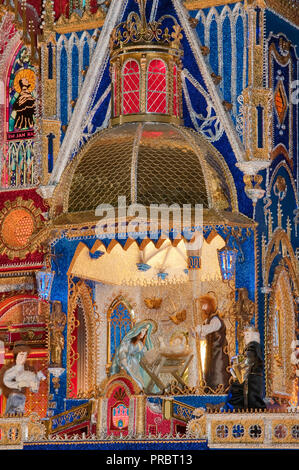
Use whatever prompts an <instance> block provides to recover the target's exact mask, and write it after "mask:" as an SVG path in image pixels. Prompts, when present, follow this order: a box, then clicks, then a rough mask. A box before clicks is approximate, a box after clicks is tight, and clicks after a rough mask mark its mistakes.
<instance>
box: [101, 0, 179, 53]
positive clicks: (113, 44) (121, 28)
mask: <svg viewBox="0 0 299 470" xmlns="http://www.w3.org/2000/svg"><path fill="white" fill-rule="evenodd" d="M135 1H136V2H137V3H138V5H139V12H140V15H138V13H136V12H135V11H132V12H131V13H130V14H129V15H128V17H127V20H126V21H124V22H122V23H120V24H119V25H117V26H116V27H115V28H114V29H113V31H112V34H111V38H110V49H111V52H112V53H113V51H115V50H117V49H119V48H121V49H122V48H124V47H126V46H129V45H131V46H132V45H137V44H138V45H139V44H142V45H145V44H150V45H152V46H154V45H155V44H156V45H164V46H167V47H169V46H170V47H172V48H174V49H180V47H181V39H182V38H183V35H182V28H181V26H180V25H179V24H178V23H177V21H176V20H175V18H174V17H172V16H171V15H163V16H161V18H159V19H158V21H151V22H147V20H146V4H147V0H135ZM167 20H168V21H169V20H170V21H171V22H172V23H173V24H172V31H170V30H169V26H170V25H165V26H164V27H163V23H164V22H165V23H166V22H167Z"/></svg>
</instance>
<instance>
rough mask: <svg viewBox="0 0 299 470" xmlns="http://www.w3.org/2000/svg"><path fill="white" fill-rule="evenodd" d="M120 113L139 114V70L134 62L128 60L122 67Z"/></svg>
mask: <svg viewBox="0 0 299 470" xmlns="http://www.w3.org/2000/svg"><path fill="white" fill-rule="evenodd" d="M122 75H123V89H122V93H123V97H122V103H123V106H122V108H123V109H122V113H123V114H134V113H139V112H140V91H139V89H140V70H139V65H138V63H137V62H136V60H129V61H128V62H127V63H126V64H125V65H124V67H123V74H122Z"/></svg>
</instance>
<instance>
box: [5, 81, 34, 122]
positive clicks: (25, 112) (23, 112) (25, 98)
mask: <svg viewBox="0 0 299 470" xmlns="http://www.w3.org/2000/svg"><path fill="white" fill-rule="evenodd" d="M30 88H31V84H30V83H29V81H28V79H27V78H25V77H24V78H21V79H20V80H19V89H20V93H19V96H18V97H17V99H16V101H15V102H14V103H13V106H12V115H11V118H13V119H14V129H32V128H33V127H34V114H35V98H34V97H33V95H32V92H31V90H30Z"/></svg>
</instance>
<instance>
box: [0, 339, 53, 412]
mask: <svg viewBox="0 0 299 470" xmlns="http://www.w3.org/2000/svg"><path fill="white" fill-rule="evenodd" d="M29 353H30V348H29V347H28V346H27V345H26V344H24V343H22V342H17V343H15V346H14V348H13V354H14V358H15V363H14V364H12V365H8V366H3V367H2V369H1V371H0V387H1V389H2V393H3V395H4V396H5V397H6V398H7V402H6V409H5V415H8V414H22V413H24V409H25V402H26V396H25V389H26V388H29V389H30V390H31V391H32V392H34V393H37V392H38V390H39V383H40V381H41V380H45V379H46V377H45V376H44V374H43V373H42V372H41V371H39V372H37V373H35V371H33V370H32V369H31V368H30V367H29V366H27V365H25V363H26V360H27V356H28V354H29Z"/></svg>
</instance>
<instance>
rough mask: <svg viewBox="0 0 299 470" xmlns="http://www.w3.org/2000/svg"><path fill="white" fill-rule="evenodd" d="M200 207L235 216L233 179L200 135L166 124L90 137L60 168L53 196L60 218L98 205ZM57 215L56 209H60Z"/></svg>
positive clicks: (128, 127) (138, 125) (123, 128)
mask: <svg viewBox="0 0 299 470" xmlns="http://www.w3.org/2000/svg"><path fill="white" fill-rule="evenodd" d="M119 196H125V197H126V204H127V205H129V204H132V203H139V204H142V205H144V206H147V207H148V206H150V205H151V204H167V205H171V204H174V203H176V204H179V205H180V206H182V205H183V204H191V205H192V206H194V205H195V204H202V205H203V207H204V208H214V209H219V210H222V211H223V210H225V211H237V210H238V207H237V197H236V190H235V186H234V182H233V178H232V175H231V173H230V171H229V169H228V166H227V164H226V162H225V161H224V159H223V157H222V155H221V154H220V153H219V152H218V151H217V150H216V149H215V147H214V146H213V145H212V144H211V143H210V142H208V141H207V140H206V139H205V138H204V136H202V135H200V134H197V133H196V132H194V131H192V130H189V129H186V128H184V127H181V126H176V125H173V124H168V123H153V122H151V123H150V122H145V123H126V124H123V125H120V126H117V127H112V128H108V129H105V130H103V131H100V132H98V133H97V134H95V135H94V136H93V137H92V138H91V139H90V141H89V142H88V143H87V144H86V145H85V146H84V147H83V148H82V149H81V151H80V152H79V153H78V154H77V155H76V157H75V158H74V159H73V161H72V162H71V163H70V164H69V165H68V166H67V168H66V169H65V171H64V173H63V175H62V179H61V181H60V183H59V185H58V187H57V189H56V192H55V196H54V199H55V206H56V207H60V208H61V209H62V208H63V212H64V213H74V212H86V211H95V210H96V208H97V206H98V205H99V204H111V205H112V206H115V207H116V206H117V204H118V197H119ZM60 212H61V210H60Z"/></svg>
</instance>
